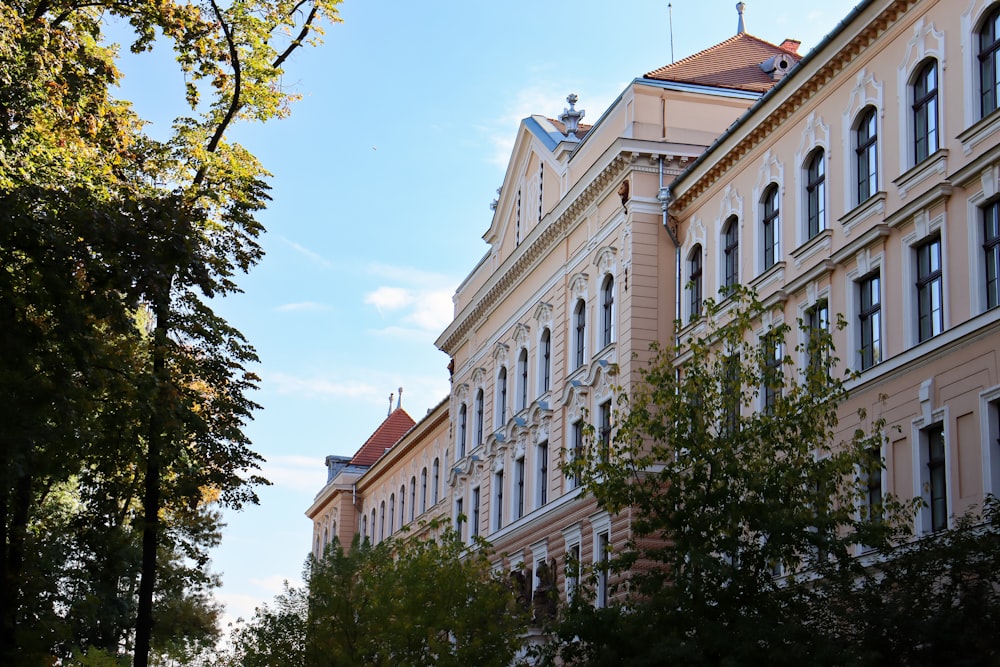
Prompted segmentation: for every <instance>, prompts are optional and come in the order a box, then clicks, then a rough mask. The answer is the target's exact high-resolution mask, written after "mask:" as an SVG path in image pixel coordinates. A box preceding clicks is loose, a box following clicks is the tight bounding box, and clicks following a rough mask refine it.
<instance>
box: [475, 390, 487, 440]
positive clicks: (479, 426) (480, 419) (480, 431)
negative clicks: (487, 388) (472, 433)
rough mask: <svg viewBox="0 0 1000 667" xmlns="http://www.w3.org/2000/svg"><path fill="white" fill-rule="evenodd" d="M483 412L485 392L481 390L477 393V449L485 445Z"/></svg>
mask: <svg viewBox="0 0 1000 667" xmlns="http://www.w3.org/2000/svg"><path fill="white" fill-rule="evenodd" d="M483 410H484V406H483V390H482V389H480V390H479V391H477V392H476V445H475V446H476V447H478V446H479V445H481V444H483V423H484V420H485V416H484V414H483Z"/></svg>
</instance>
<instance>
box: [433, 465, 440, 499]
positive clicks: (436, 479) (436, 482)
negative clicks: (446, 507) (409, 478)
mask: <svg viewBox="0 0 1000 667" xmlns="http://www.w3.org/2000/svg"><path fill="white" fill-rule="evenodd" d="M431 469H432V471H433V477H432V480H431V481H432V483H433V486H432V487H431V497H432V498H433V502H432V503H431V504H432V505H437V503H438V489H439V488H440V487H441V460H440V459H434V463H433V465H432V466H431Z"/></svg>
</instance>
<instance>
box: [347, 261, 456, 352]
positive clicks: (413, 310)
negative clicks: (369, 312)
mask: <svg viewBox="0 0 1000 667" xmlns="http://www.w3.org/2000/svg"><path fill="white" fill-rule="evenodd" d="M369 270H370V271H371V272H372V273H373V274H375V275H378V276H379V277H380V278H381V279H382V281H383V284H382V285H380V286H378V287H376V288H375V289H373V290H371V291H369V292H367V293H366V294H365V295H364V302H365V303H366V304H368V305H370V306H374V307H375V309H376V310H377V311H378V313H379V315H381V316H382V318H383V319H388V320H392V321H391V322H390V323H388V324H387V326H386V327H385V328H383V329H381V330H380V331H381V332H382V333H388V334H393V335H396V334H399V333H401V332H404V331H407V330H410V329H416V330H418V331H422V332H424V333H425V334H426V333H428V332H430V333H434V334H435V335H436V334H438V333H440V332H441V331H442V330H443V329H444V328H445V327H447V326H448V324H450V323H451V319H452V317H453V316H454V312H455V308H454V303H453V301H452V297H453V295H454V294H455V284H456V283H457V280H454V279H452V278H450V277H448V276H445V275H442V274H439V273H433V272H428V271H421V270H419V269H411V268H409V267H401V266H387V265H372V266H371V267H370V269H369ZM407 337H409V336H408V335H407ZM422 339H426V336H424V337H422Z"/></svg>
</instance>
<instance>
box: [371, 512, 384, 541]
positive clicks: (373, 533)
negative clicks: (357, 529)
mask: <svg viewBox="0 0 1000 667" xmlns="http://www.w3.org/2000/svg"><path fill="white" fill-rule="evenodd" d="M381 538H382V535H381V531H380V532H379V539H381ZM374 541H375V508H374V507H373V508H372V542H374Z"/></svg>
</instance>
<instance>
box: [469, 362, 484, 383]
mask: <svg viewBox="0 0 1000 667" xmlns="http://www.w3.org/2000/svg"><path fill="white" fill-rule="evenodd" d="M485 381H486V369H485V368H483V367H482V366H480V367H479V368H476V369H475V370H473V371H472V385H473V386H475V387H482V386H483V384H484V383H485Z"/></svg>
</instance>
